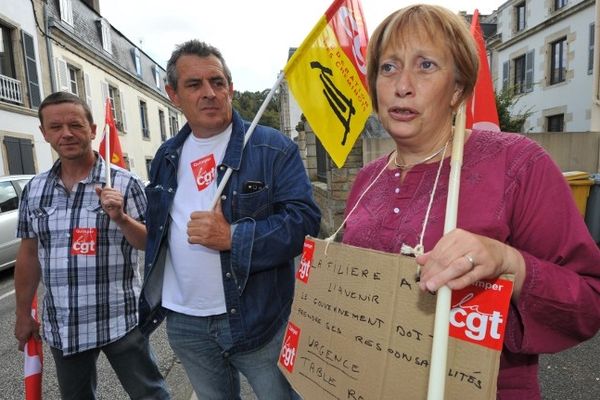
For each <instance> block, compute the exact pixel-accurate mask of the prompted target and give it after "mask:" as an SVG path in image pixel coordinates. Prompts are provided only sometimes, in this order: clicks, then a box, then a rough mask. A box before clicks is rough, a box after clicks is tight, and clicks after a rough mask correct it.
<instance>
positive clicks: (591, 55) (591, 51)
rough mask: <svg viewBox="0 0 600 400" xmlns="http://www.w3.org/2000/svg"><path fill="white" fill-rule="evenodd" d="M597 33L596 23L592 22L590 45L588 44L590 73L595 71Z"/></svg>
mask: <svg viewBox="0 0 600 400" xmlns="http://www.w3.org/2000/svg"><path fill="white" fill-rule="evenodd" d="M595 34H596V29H595V24H594V23H591V24H590V33H589V36H590V37H589V46H588V75H591V74H592V73H593V72H594V35H595Z"/></svg>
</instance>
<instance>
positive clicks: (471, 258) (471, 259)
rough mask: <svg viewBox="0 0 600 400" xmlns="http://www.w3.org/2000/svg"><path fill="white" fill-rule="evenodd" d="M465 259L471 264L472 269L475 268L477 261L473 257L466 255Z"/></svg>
mask: <svg viewBox="0 0 600 400" xmlns="http://www.w3.org/2000/svg"><path fill="white" fill-rule="evenodd" d="M465 258H466V259H467V261H468V262H469V264H471V269H473V268H475V260H474V259H473V257H471V256H470V255H468V254H465Z"/></svg>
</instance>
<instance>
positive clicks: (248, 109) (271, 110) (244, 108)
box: [233, 89, 281, 129]
mask: <svg viewBox="0 0 600 400" xmlns="http://www.w3.org/2000/svg"><path fill="white" fill-rule="evenodd" d="M268 94H269V89H265V90H263V91H262V92H238V91H237V90H235V91H234V92H233V108H235V109H236V110H237V111H238V112H239V113H240V115H241V116H242V118H244V119H245V120H246V121H252V120H253V119H254V117H255V116H256V113H257V112H258V109H259V108H260V106H261V105H262V103H263V101H264V100H265V99H266V98H267V95H268ZM259 123H260V124H261V125H266V126H270V127H272V128H275V129H280V125H281V124H280V121H279V93H278V92H275V95H274V96H273V98H272V99H271V101H270V102H269V104H268V105H267V108H266V109H265V112H264V113H263V115H262V117H261V118H260V121H259Z"/></svg>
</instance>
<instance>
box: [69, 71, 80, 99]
mask: <svg viewBox="0 0 600 400" xmlns="http://www.w3.org/2000/svg"><path fill="white" fill-rule="evenodd" d="M67 69H68V71H69V77H68V78H69V90H70V92H71V93H73V94H75V95H79V78H78V75H80V72H79V70H78V69H77V68H75V67H73V66H72V65H67Z"/></svg>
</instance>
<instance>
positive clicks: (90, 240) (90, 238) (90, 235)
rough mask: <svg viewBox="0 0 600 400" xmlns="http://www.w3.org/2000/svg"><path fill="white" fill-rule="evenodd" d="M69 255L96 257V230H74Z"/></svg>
mask: <svg viewBox="0 0 600 400" xmlns="http://www.w3.org/2000/svg"><path fill="white" fill-rule="evenodd" d="M72 237H73V241H72V244H71V255H73V256H94V255H96V228H74V229H73V234H72Z"/></svg>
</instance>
